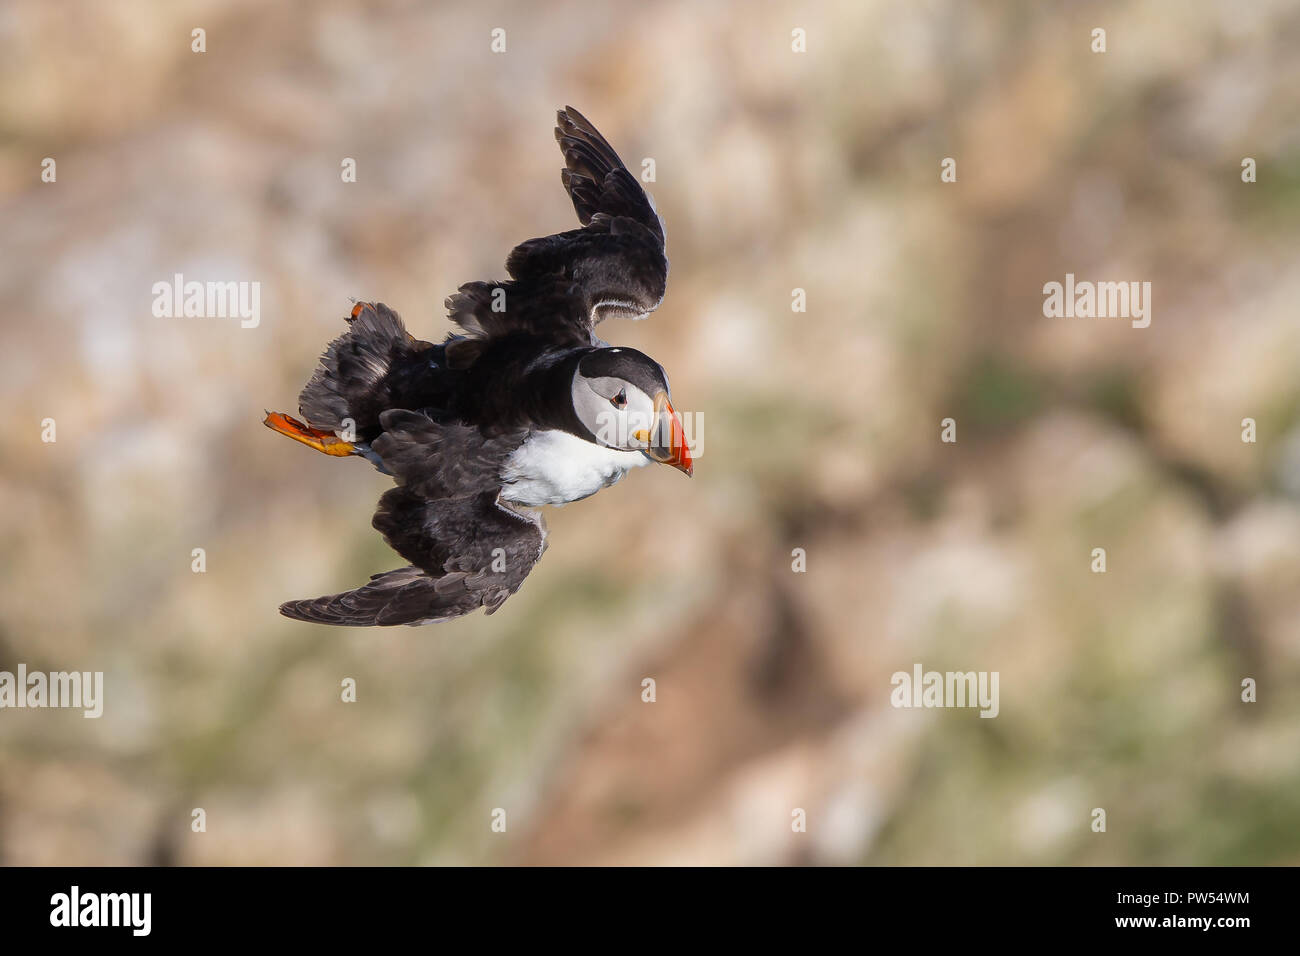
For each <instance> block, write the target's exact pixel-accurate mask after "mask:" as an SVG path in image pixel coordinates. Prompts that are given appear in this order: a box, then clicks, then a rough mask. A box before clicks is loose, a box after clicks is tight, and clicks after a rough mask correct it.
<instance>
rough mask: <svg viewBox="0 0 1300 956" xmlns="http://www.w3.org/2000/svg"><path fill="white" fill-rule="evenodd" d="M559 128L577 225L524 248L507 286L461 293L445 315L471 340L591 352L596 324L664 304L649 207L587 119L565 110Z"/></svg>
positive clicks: (660, 252)
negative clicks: (504, 339) (548, 343)
mask: <svg viewBox="0 0 1300 956" xmlns="http://www.w3.org/2000/svg"><path fill="white" fill-rule="evenodd" d="M557 122H558V124H559V125H558V126H557V127H556V129H555V138H556V141H557V142H558V143H559V144H560V149H561V150H562V151H563V153H564V162H565V168H564V169H563V170H561V173H560V175H561V179H562V180H563V182H564V187H565V189H567V190H568V192H569V198H570V199H572V200H573V208H574V210H575V211H576V212H577V214H578V221H579V222H581V223H582V225H583V228H581V229H572V230H569V231H568V232H561V233H557V234H556V235H553V236H545V237H543V238H540V239H530V240H528V241H527V242H523V243H520V244H519V245H518V246H516V247H515V248H514V249H513V250H512V251H511V253H510V256H509V258H507V260H506V270H507V271H508V272H509V273H510V276H511V278H510V280H509V281H506V282H495V283H486V282H473V283H468V284H467V285H463V286H461V287H460V290H459V292H458V293H457V294H456V295H454V296H452V297H451V298H449V299H448V300H447V308H448V311H449V314H450V317H451V319H452V321H454V322H456V323H457V324H459V325H460V326H461V327H462V328H463V329H465V331H466V333H467V334H469V335H470V336H471V337H472V338H480V339H484V338H495V337H498V336H502V335H506V334H509V333H511V332H526V333H528V334H532V335H544V336H549V337H552V338H554V339H556V340H557V341H559V342H561V343H563V344H583V345H591V344H593V343H594V342H595V341H596V335H595V325H596V323H598V322H600V321H601V320H603V319H606V318H609V317H610V316H619V317H623V318H634V319H639V318H645V316H646V315H648V314H649V313H651V312H653V311H654V310H655V309H656V308H657V307H658V305H659V303H660V302H661V301H663V297H664V290H665V288H666V287H667V283H668V257H667V254H666V253H665V250H664V228H663V221H662V220H661V219H660V218H659V214H658V213H657V212H656V211H655V208H654V203H653V202H652V201H651V199H650V197H649V196H648V195H647V194H646V192H645V191H644V190H643V189H642V188H641V184H640V183H639V182H638V181H637V179H636V177H635V176H633V175H632V174H631V173H630V172H628V170H627V168H626V167H625V166H624V165H623V162H622V160H620V159H619V158H618V153H616V152H614V148H613V147H612V146H610V145H609V143H608V142H607V141H606V140H605V138H604V137H603V136H601V135H600V133H599V132H597V131H596V128H595V127H594V126H592V125H591V123H590V122H589V121H588V120H587V118H586V117H584V116H583V115H582V114H581V113H579V112H578V111H577V110H575V109H573V108H572V107H565V108H564V109H563V110H560V112H559V113H558V114H557ZM469 351H472V349H471V350H469Z"/></svg>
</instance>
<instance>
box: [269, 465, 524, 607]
mask: <svg viewBox="0 0 1300 956" xmlns="http://www.w3.org/2000/svg"><path fill="white" fill-rule="evenodd" d="M374 525H375V528H376V529H378V530H379V531H380V532H381V533H382V534H383V535H384V538H385V539H386V540H387V541H388V543H389V544H390V545H391V546H392V547H393V549H394V550H395V551H397V553H398V554H400V555H401V556H402V557H404V558H406V559H407V560H408V561H410V562H411V565H410V566H409V567H405V568H398V569H397V570H394V571H387V572H385V573H383V574H377V575H375V576H374V577H372V578H371V579H370V583H369V584H366V585H364V586H363V587H360V588H357V589H356V590H354V591H347V592H345V593H343V594H334V595H330V596H328V597H320V598H316V599H314V600H306V601H290V602H288V603H287V604H282V605H280V613H281V614H283V615H285V616H286V617H291V618H295V619H296V620H299V621H310V622H313V623H316V624H339V625H347V626H353V627H369V626H372V625H391V624H429V623H433V622H435V621H447V620H451V619H452V618H457V617H460V616H462V615H464V614H468V613H470V612H471V611H475V610H477V609H478V608H480V607H481V608H484V609H485V610H486V611H487V613H488V614H491V613H492V612H493V611H495V610H496V609H497V608H499V607H500V606H501V605H502V604H503V603H504V602H505V600H506V598H508V597H509V596H510V595H512V594H514V593H515V592H516V591H517V590H519V587H520V585H521V584H523V581H524V578H526V577H527V576H528V573H529V572H530V571H532V569H533V566H534V565H535V564H536V563H537V561H538V560H539V559H540V558H541V556H542V552H544V551H545V550H546V528H545V525H544V524H543V523H542V519H541V516H540V515H532V514H522V513H520V512H517V511H515V510H514V509H513V508H511V507H509V506H508V505H506V504H505V503H504V502H501V501H500V500H499V499H498V498H497V493H496V492H495V491H493V492H484V493H482V494H477V495H469V496H466V497H461V498H444V499H429V498H423V497H421V496H419V495H417V494H415V493H414V492H412V491H411V490H410V489H408V488H392V489H390V490H389V491H387V492H386V493H385V494H384V496H383V497H382V498H381V499H380V500H379V510H378V511H377V512H376V513H375V520H374Z"/></svg>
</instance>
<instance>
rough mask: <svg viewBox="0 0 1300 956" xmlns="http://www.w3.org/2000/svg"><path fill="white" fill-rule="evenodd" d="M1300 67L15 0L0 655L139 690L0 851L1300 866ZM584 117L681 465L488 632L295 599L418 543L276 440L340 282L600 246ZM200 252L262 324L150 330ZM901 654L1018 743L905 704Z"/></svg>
mask: <svg viewBox="0 0 1300 956" xmlns="http://www.w3.org/2000/svg"><path fill="white" fill-rule="evenodd" d="M196 27H201V28H203V29H204V30H206V47H207V49H206V52H204V53H194V52H192V51H191V31H192V30H193V29H194V28H196ZM497 27H500V28H503V29H504V30H505V31H506V34H505V37H506V52H504V53H493V52H492V51H491V48H490V44H491V31H492V30H493V29H494V28H497ZM1096 27H1101V28H1104V29H1105V30H1106V33H1107V52H1106V53H1104V54H1099V53H1094V52H1092V50H1091V45H1092V39H1091V31H1092V30H1093V29H1094V28H1096ZM796 28H798V29H802V30H805V31H806V36H807V52H806V53H794V52H792V50H791V43H792V30H795V29H796ZM1298 52H1300V9H1298V8H1297V7H1296V5H1295V4H1294V3H1290V2H1270V0H1256V2H1251V3H1248V4H1242V3H1235V2H1230V0H1224V2H1221V3H1208V2H1201V0H1189V2H1181V3H1167V2H1137V3H1128V2H1124V3H1120V2H1115V3H1101V2H1098V3H1063V4H1035V3H1028V2H1005V3H992V4H979V5H976V4H967V3H962V2H958V0H950V2H939V0H935V2H925V3H915V2H911V0H897V2H889V3H861V2H857V0H843V2H809V3H797V4H785V3H774V2H757V3H745V4H740V3H721V2H714V3H696V2H686V0H680V2H662V3H653V4H650V3H631V2H628V3H611V4H602V5H599V7H598V8H593V5H590V4H585V3H577V2H560V3H547V4H541V3H538V4H532V3H529V4H525V3H509V4H506V3H491V2H487V3H474V4H465V5H437V6H434V5H427V4H424V3H415V2H409V3H407V2H378V0H376V2H361V3H356V2H350V3H344V2H328V0H327V2H319V3H317V2H306V0H302V2H286V3H276V4H266V3H261V2H256V0H239V2H222V3H217V2H196V3H173V2H164V0H149V2H146V0H133V2H120V3H111V4H109V3H95V2H81V3H74V2H67V3H48V2H45V0H7V2H6V3H5V4H4V5H3V6H0V219H2V220H3V224H4V229H3V244H4V254H3V256H0V290H2V291H3V294H4V301H5V302H6V303H7V304H6V306H5V308H4V311H3V320H2V321H3V346H0V408H2V409H3V411H2V412H0V415H2V416H3V425H4V428H3V434H4V436H5V442H4V444H5V447H4V452H3V456H2V457H0V501H3V503H4V506H3V508H0V540H2V541H3V547H2V549H0V560H2V561H3V581H4V586H3V588H2V589H0V669H8V670H14V669H15V668H16V665H17V664H18V663H19V662H23V663H25V664H26V665H27V666H28V668H29V669H33V670H35V669H44V670H67V669H75V670H92V671H94V670H102V671H104V672H105V675H106V676H105V681H106V698H107V699H106V703H105V709H104V716H103V717H102V718H101V719H99V720H86V719H83V718H82V716H81V714H80V712H77V711H55V710H47V711H32V710H22V711H16V710H5V711H0V862H3V863H6V864H52V863H75V864H123V863H125V864H135V863H149V862H169V863H181V864H239V863H246V864H290V863H292V864H330V863H356V864H375V863H381V864H413V863H414V864H439V863H474V864H479V863H524V864H533V863H545V864H556V863H558V864H574V863H649V864H666V863H711V864H757V863H762V864H791V863H831V864H853V863H881V864H900V863H907V864H926V863H931V864H932V863H991V864H1017V863H1022V864H1066V863H1073V864H1139V863H1145V864H1196V863H1208V864H1246V863H1290V864H1295V863H1298V862H1300V697H1298V696H1297V690H1300V377H1298V376H1297V370H1298V369H1300V321H1298V320H1300V314H1298V310H1297V305H1296V303H1297V302H1300V269H1298V268H1297V263H1298V262H1300V228H1297V216H1298V214H1300V55H1297V53H1298ZM565 103H572V104H573V105H575V106H576V107H578V108H579V109H580V110H582V111H583V112H585V113H586V114H587V115H588V116H589V117H590V118H591V119H592V120H593V121H594V122H595V123H596V124H597V125H598V126H599V127H600V128H601V129H602V131H603V132H604V133H605V134H606V135H607V136H608V137H609V139H610V140H611V141H612V142H613V143H614V145H615V146H616V147H617V148H618V149H619V150H620V152H621V153H622V155H623V156H624V158H625V159H626V160H627V161H628V164H629V166H631V167H632V168H633V169H634V171H639V170H640V168H641V166H640V164H641V160H642V159H643V158H646V157H650V158H653V159H654V160H655V164H656V174H657V181H656V182H655V183H654V184H652V186H651V190H652V192H653V193H654V195H655V197H656V200H657V202H658V206H659V209H660V211H661V213H662V215H663V217H664V219H665V221H666V222H667V225H668V233H669V239H668V246H669V255H670V257H671V259H672V275H671V280H670V287H669V292H668V296H667V298H666V299H665V301H664V303H663V306H662V307H661V308H660V310H659V311H658V313H656V314H655V315H654V316H653V317H652V319H651V320H650V321H648V322H644V323H639V324H635V325H633V324H631V323H623V324H618V325H607V326H604V327H602V333H603V334H604V335H605V336H606V337H608V338H610V339H612V340H613V341H615V342H617V343H621V344H626V345H631V346H635V347H637V348H641V349H643V350H645V351H647V352H649V353H651V354H653V355H654V356H655V357H657V358H658V359H659V360H660V361H662V362H663V364H664V365H665V366H666V368H667V369H668V370H669V372H670V374H671V376H672V382H673V389H674V397H675V398H676V399H677V400H678V403H679V405H680V406H681V407H683V408H685V409H689V410H691V411H694V412H700V413H702V414H703V417H704V426H705V427H704V432H703V436H702V438H703V447H702V453H700V454H699V456H698V466H697V469H696V476H695V478H694V479H693V480H691V481H687V480H686V479H685V478H683V476H682V475H680V474H678V473H677V472H674V471H671V470H669V469H647V470H645V471H642V472H639V473H636V474H633V475H631V476H630V477H629V478H628V479H627V480H626V481H624V482H623V483H622V484H620V485H618V486H617V487H615V488H613V489H610V490H608V491H605V492H603V493H602V494H600V495H598V496H597V497H595V498H593V499H591V500H589V501H586V502H583V503H581V504H579V505H577V506H575V507H571V508H566V509H563V510H558V511H557V510H551V511H550V512H549V514H548V521H549V523H550V527H551V532H552V536H551V545H552V546H551V549H550V551H549V552H548V554H547V556H546V559H545V560H544V561H543V562H542V563H541V564H540V565H539V567H538V569H537V570H536V571H535V572H534V573H533V574H532V576H531V577H530V578H529V579H528V581H527V582H526V584H525V586H524V588H523V590H522V591H521V592H520V593H519V594H517V595H516V596H515V597H513V598H512V599H511V600H510V601H509V603H507V604H506V606H505V607H504V608H503V609H502V611H501V612H500V613H498V614H497V615H495V616H493V617H490V618H488V617H483V616H476V617H474V618H471V619H467V620H463V621H460V622H457V623H452V624H445V625H439V626H432V627H427V628H423V629H418V630H417V629H405V628H399V629H393V630H379V629H375V630H336V629H327V628H317V627H312V626H307V625H302V624H298V623H295V622H291V621H288V620H285V619H283V618H281V617H279V616H278V615H277V613H276V605H277V604H278V603H279V602H280V601H282V600H285V599H288V598H296V597H306V596H314V595H316V594H323V593H330V592H333V591H337V590H341V589H345V588H348V587H351V586H354V585H355V584H357V583H359V582H360V581H362V580H364V578H365V577H366V576H367V575H369V574H371V573H374V572H377V571H381V570H384V569H387V568H389V567H394V566H396V565H397V564H398V563H399V562H400V559H398V558H397V557H396V556H395V555H393V554H392V553H391V552H389V551H388V549H387V548H386V547H385V545H384V544H383V542H382V541H381V540H380V539H379V538H378V536H377V535H376V534H374V533H373V532H372V531H371V529H370V515H371V512H372V509H373V506H374V503H375V500H376V499H377V498H378V496H379V494H380V493H381V492H382V491H383V489H384V488H385V487H387V480H386V479H384V478H383V477H381V476H379V475H377V474H375V473H374V472H373V471H371V470H370V469H369V468H368V467H367V466H365V465H364V464H362V463H360V462H350V461H349V462H338V461H333V460H330V459H326V458H324V457H321V456H318V455H314V454H312V453H311V452H309V451H307V450H306V449H303V448H301V447H298V446H296V445H294V444H292V443H290V442H287V441H285V440H283V439H282V438H279V437H277V436H275V435H273V434H272V433H270V432H269V431H267V430H266V429H264V428H263V427H262V426H261V424H260V420H261V417H262V412H263V409H265V408H271V409H281V410H285V411H293V410H294V407H295V406H296V398H297V392H298V389H299V388H300V387H301V385H302V384H303V383H304V382H305V381H306V379H307V378H308V376H309V374H310V372H311V370H312V368H313V365H314V361H315V358H316V356H317V355H318V353H319V352H320V350H321V349H322V348H323V346H324V345H325V343H326V342H327V341H328V340H329V339H330V338H331V337H333V336H334V335H336V334H337V333H338V332H339V331H340V330H341V329H342V327H343V321H342V319H343V316H344V315H345V313H346V312H347V310H348V309H349V308H350V297H358V298H367V299H380V300H383V301H385V302H387V303H389V304H390V305H392V306H393V307H395V308H396V309H398V310H399V311H400V312H401V313H402V314H403V316H404V317H405V319H406V321H407V323H408V325H409V326H410V328H411V329H412V330H413V331H414V332H415V333H416V334H417V335H421V336H423V337H427V338H436V337H440V336H442V335H443V334H444V333H445V332H446V330H447V322H446V320H445V318H444V315H443V309H442V301H443V298H444V297H445V296H446V295H447V294H448V293H449V292H451V291H453V290H454V289H455V288H456V286H457V285H458V284H460V283H461V282H463V281H466V280H470V279H477V278H489V277H493V276H500V275H501V274H502V272H503V268H502V263H503V260H504V257H505V254H506V252H507V251H508V250H509V248H510V247H511V246H512V245H513V244H514V243H516V242H517V241H519V240H522V239H525V238H528V237H531V236H536V235H544V234H547V233H550V232H554V231H557V230H559V229H563V228H569V227H570V226H571V223H572V210H571V208H570V207H569V205H568V202H567V199H566V197H565V195H564V193H563V190H562V189H561V186H560V182H559V173H558V170H559V167H560V158H559V154H558V150H557V149H556V148H555V145H554V142H553V140H552V133H551V129H552V125H553V118H554V110H555V109H556V108H557V107H558V106H560V105H562V104H565ZM46 157H50V158H53V159H55V160H56V162H57V181H56V182H54V183H43V182H42V181H41V178H40V174H41V163H42V160H43V159H44V158H46ZM346 157H350V158H353V159H355V160H356V163H357V181H356V182H355V183H344V182H342V179H341V176H340V164H341V162H342V161H343V160H344V158H346ZM944 157H952V158H954V159H956V161H957V176H958V178H957V182H955V183H947V184H945V183H941V182H940V175H939V174H940V162H941V160H942V159H943V158H944ZM1244 157H1252V158H1253V159H1255V160H1256V162H1257V164H1258V182H1256V183H1254V184H1246V183H1243V182H1242V179H1241V163H1242V159H1243V158H1244ZM178 272H179V273H182V274H184V275H185V277H186V278H187V279H198V280H200V281H208V280H212V281H258V282H260V283H261V295H262V300H261V310H262V319H261V324H260V325H259V326H258V327H257V328H252V329H243V328H240V326H239V322H238V321H237V320H231V319H218V318H205V319H185V318H155V317H154V316H153V314H152V312H151V303H152V299H153V294H152V291H151V290H152V286H153V284H154V283H155V282H159V281H169V280H170V279H171V277H172V276H173V275H174V274H175V273H178ZM1067 272H1070V273H1074V274H1075V275H1076V276H1078V277H1079V278H1080V279H1093V280H1099V279H1111V280H1138V281H1150V282H1151V283H1152V285H1153V292H1152V322H1151V325H1150V327H1149V328H1146V329H1134V328H1132V327H1131V326H1130V325H1129V323H1128V322H1127V321H1125V320H1122V319H1120V320H1115V319H1048V318H1045V317H1044V315H1043V292H1042V287H1043V285H1044V283H1046V282H1051V281H1062V280H1063V279H1064V276H1065V274H1066V273H1067ZM795 288H802V289H804V290H806V295H807V311H806V312H805V313H797V312H793V311H792V310H791V295H792V290H793V289H795ZM946 417H952V418H954V419H955V420H956V422H957V438H958V441H957V442H956V443H955V444H944V443H941V442H940V440H939V439H940V421H941V420H942V419H944V418H946ZM46 418H53V419H54V420H55V421H56V422H57V439H58V440H57V442H56V443H53V444H46V443H42V441H41V422H42V420H43V419H46ZM1244 418H1253V419H1255V420H1256V422H1257V425H1258V441H1257V443H1254V444H1247V443H1243V442H1242V440H1241V432H1242V425H1241V422H1242V419H1244ZM1097 547H1104V548H1105V549H1106V551H1107V568H1108V570H1107V572H1106V573H1105V574H1094V573H1092V571H1091V570H1090V567H1091V564H1092V549H1093V548H1097ZM195 548H203V549H205V551H206V561H207V570H206V572H205V573H202V574H196V573H194V572H193V571H192V570H191V562H192V558H191V553H192V551H193V549H195ZM796 548H802V549H804V550H805V552H806V555H807V571H806V573H802V574H799V573H794V572H793V571H792V552H793V551H794V549H796ZM916 663H921V664H922V665H923V666H924V667H925V668H926V669H935V670H962V671H965V670H988V671H998V672H999V673H1000V675H1001V684H1000V691H1001V712H1000V714H999V716H998V717H997V718H996V719H992V720H988V719H980V718H979V717H978V716H977V712H976V711H974V710H905V709H894V708H892V707H891V706H890V703H889V695H890V691H891V689H892V688H891V685H890V675H891V674H893V673H894V672H895V671H900V670H902V671H908V672H910V671H911V669H912V668H913V665H914V664H916ZM349 677H350V678H353V679H355V680H356V682H357V688H358V689H357V697H358V699H357V702H356V703H351V704H345V703H342V702H341V700H340V683H341V681H343V680H344V679H345V678H349ZM645 678H653V679H654V680H655V681H656V690H657V700H656V701H655V702H654V703H645V702H643V701H642V697H641V695H642V681H643V680H644V679H645ZM1244 678H1253V679H1255V680H1256V681H1257V682H1258V697H1259V699H1258V702H1257V703H1254V704H1247V703H1243V702H1242V701H1241V682H1242V680H1243V679H1244ZM196 807H201V808H203V809H204V810H205V811H206V815H207V829H206V832H204V833H194V832H192V830H191V811H192V810H193V809H194V808H196ZM1097 807H1100V808H1104V809H1105V810H1106V812H1107V832H1105V833H1104V834H1101V833H1094V832H1092V830H1091V829H1090V823H1091V821H1092V816H1091V813H1092V810H1093V808H1097ZM496 808H502V809H505V810H506V812H507V821H508V823H507V831H506V832H505V833H494V832H492V830H491V826H490V824H491V822H492V813H493V810H494V809H496ZM796 808H800V809H803V810H804V811H806V814H807V821H808V828H807V832H806V833H795V832H792V827H791V821H792V816H791V814H792V811H793V810H794V809H796Z"/></svg>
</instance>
